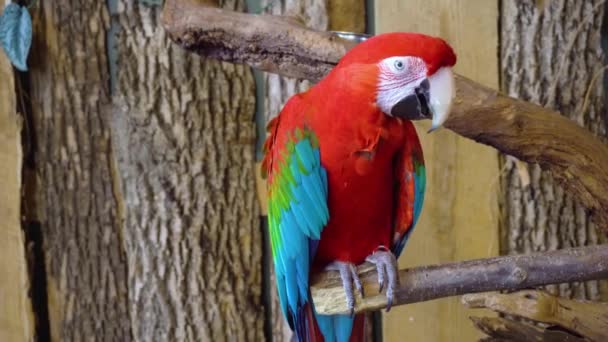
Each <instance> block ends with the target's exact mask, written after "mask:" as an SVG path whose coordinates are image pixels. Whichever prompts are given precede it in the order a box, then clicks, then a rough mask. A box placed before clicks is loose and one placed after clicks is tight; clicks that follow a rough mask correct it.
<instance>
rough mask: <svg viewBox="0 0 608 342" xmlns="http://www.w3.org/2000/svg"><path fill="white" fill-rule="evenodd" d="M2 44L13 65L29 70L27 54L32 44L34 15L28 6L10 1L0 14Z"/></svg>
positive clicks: (0, 42) (0, 41)
mask: <svg viewBox="0 0 608 342" xmlns="http://www.w3.org/2000/svg"><path fill="white" fill-rule="evenodd" d="M0 44H2V48H4V52H6V55H7V56H8V59H9V60H10V61H11V63H13V65H14V66H15V67H16V68H17V69H19V70H21V71H27V62H26V61H27V55H28V54H29V51H30V47H31V46H32V17H30V13H29V12H28V11H27V8H26V7H21V6H19V5H17V4H15V3H10V4H8V5H7V6H6V8H4V12H3V13H2V16H0Z"/></svg>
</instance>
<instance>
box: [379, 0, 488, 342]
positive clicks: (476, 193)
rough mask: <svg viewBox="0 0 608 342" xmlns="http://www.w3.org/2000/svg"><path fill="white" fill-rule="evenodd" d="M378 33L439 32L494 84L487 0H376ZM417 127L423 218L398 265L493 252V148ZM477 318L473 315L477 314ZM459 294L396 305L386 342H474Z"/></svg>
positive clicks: (477, 76) (387, 321)
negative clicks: (421, 159) (422, 163)
mask: <svg viewBox="0 0 608 342" xmlns="http://www.w3.org/2000/svg"><path fill="white" fill-rule="evenodd" d="M375 13H376V14H375V22H376V33H377V34H379V33H383V32H390V31H416V32H421V33H426V34H431V35H437V36H441V37H443V38H444V39H446V40H447V41H448V42H449V43H450V44H451V45H452V46H453V47H454V49H455V50H456V53H457V55H458V58H459V61H458V63H457V65H456V68H455V70H456V71H457V72H458V73H460V74H462V75H465V76H467V77H469V78H471V79H473V80H476V81H478V82H481V83H483V84H485V85H487V86H490V87H493V88H498V57H497V52H498V51H497V48H498V32H497V28H498V24H497V23H498V22H497V20H498V2H497V1H486V0H457V1H455V0H382V1H375ZM429 126H430V125H429V124H428V123H421V124H417V128H418V131H419V134H420V135H421V138H422V145H423V148H424V152H425V159H426V163H427V170H428V171H427V172H428V173H427V177H428V183H427V196H426V200H425V204H424V209H423V214H422V218H421V220H420V223H419V224H418V227H417V228H416V231H415V232H414V233H413V235H412V238H411V239H410V241H409V243H408V246H407V247H406V250H405V252H404V254H403V255H402V256H401V258H400V267H401V268H403V267H410V266H417V265H425V264H433V263H444V262H449V261H456V260H466V259H473V258H482V257H489V256H493V255H497V254H498V248H499V246H498V217H499V215H498V204H497V200H498V190H499V188H498V187H499V164H498V155H497V152H496V151H495V150H493V149H491V148H488V147H486V146H483V145H480V144H477V143H475V142H473V141H471V140H467V139H464V138H462V137H459V136H457V135H456V134H454V133H452V132H450V131H448V130H440V131H438V132H436V133H432V134H427V133H426V131H427V130H428V128H429ZM476 314H478V315H479V312H476ZM469 315H470V313H469V312H467V310H466V309H464V308H463V306H462V305H461V304H460V302H459V298H448V299H440V300H435V301H432V302H427V303H420V304H414V305H406V306H401V307H398V308H395V309H394V310H392V311H391V312H390V313H389V314H384V316H383V325H384V330H383V335H384V341H402V340H408V341H434V342H435V341H436V342H443V341H476V340H477V339H478V337H480V336H481V334H480V333H479V332H478V331H476V330H475V329H474V328H473V325H472V324H471V323H470V321H469V319H468V316H469Z"/></svg>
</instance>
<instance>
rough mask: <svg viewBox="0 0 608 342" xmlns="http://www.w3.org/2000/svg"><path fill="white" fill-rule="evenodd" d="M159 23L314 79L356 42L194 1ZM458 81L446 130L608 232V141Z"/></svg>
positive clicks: (172, 1) (242, 57)
mask: <svg viewBox="0 0 608 342" xmlns="http://www.w3.org/2000/svg"><path fill="white" fill-rule="evenodd" d="M162 22H163V25H164V26H165V28H166V30H167V32H168V33H169V36H170V37H171V38H172V39H173V40H174V41H175V42H176V43H177V44H179V45H180V46H182V47H183V48H185V49H187V50H190V51H193V52H196V53H198V54H201V55H204V56H209V57H212V58H217V59H220V60H223V61H228V62H234V63H246V64H249V65H251V66H253V67H256V68H259V69H261V70H265V71H268V72H273V73H278V74H281V75H284V76H290V77H298V78H305V79H310V80H313V81H316V80H319V79H321V78H322V77H323V76H324V75H325V74H327V73H328V72H329V71H330V70H331V68H332V67H333V66H335V65H336V63H337V62H338V60H339V59H340V57H341V56H342V55H344V53H345V52H346V51H348V49H350V48H351V47H352V46H353V43H352V42H349V41H346V40H343V39H340V38H338V37H337V36H335V35H333V34H331V33H328V32H320V31H315V30H310V29H307V28H305V27H304V26H302V25H301V24H299V23H298V22H297V21H296V20H294V19H291V18H288V17H279V16H269V15H252V14H243V13H236V12H231V11H226V10H221V9H217V8H213V7H208V6H205V5H202V4H200V3H197V2H195V1H194V0H183V1H176V0H168V1H167V2H166V4H165V8H164V10H163V14H162ZM456 82H457V99H456V101H455V106H454V110H453V114H452V116H451V117H450V119H449V121H448V122H447V123H446V127H447V128H449V129H451V130H453V131H454V132H456V133H458V134H460V135H462V136H465V137H468V138H470V139H473V140H475V141H478V142H481V143H484V144H487V145H490V146H493V147H495V148H496V149H498V150H500V151H501V152H504V153H507V154H510V155H512V156H515V157H517V158H519V159H521V160H523V161H526V162H529V163H538V164H540V165H541V167H542V168H544V169H546V170H548V171H550V172H551V173H552V174H553V176H554V177H555V178H556V179H558V180H560V181H561V183H562V184H563V185H564V186H565V187H566V188H567V189H568V190H569V191H570V192H571V193H573V194H574V195H575V196H576V197H577V198H578V199H579V200H580V201H581V203H582V204H583V205H584V206H585V207H586V208H587V209H588V210H589V212H590V213H591V214H592V215H593V218H594V220H595V222H596V223H597V224H598V225H599V226H600V227H601V228H602V229H603V230H604V231H608V146H606V145H605V144H603V143H602V142H601V141H600V140H599V139H597V138H595V137H594V136H593V135H591V134H590V133H589V132H588V131H586V130H585V129H583V128H581V127H579V126H578V125H576V124H575V123H574V122H572V121H570V120H568V119H567V118H564V117H562V116H560V115H559V114H558V113H557V112H555V111H552V110H550V109H546V108H543V107H540V106H537V105H534V104H532V103H528V102H524V101H520V100H516V99H513V98H510V97H507V96H505V95H502V94H500V93H498V92H497V91H495V90H492V89H489V88H487V87H484V86H482V85H480V84H478V83H476V82H473V81H471V80H469V79H466V78H464V77H461V76H459V77H457V80H456Z"/></svg>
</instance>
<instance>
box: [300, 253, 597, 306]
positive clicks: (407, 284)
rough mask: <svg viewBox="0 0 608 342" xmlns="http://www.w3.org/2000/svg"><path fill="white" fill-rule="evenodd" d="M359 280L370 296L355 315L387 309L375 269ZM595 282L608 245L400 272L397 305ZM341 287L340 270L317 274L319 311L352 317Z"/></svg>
mask: <svg viewBox="0 0 608 342" xmlns="http://www.w3.org/2000/svg"><path fill="white" fill-rule="evenodd" d="M359 276H360V278H361V281H362V283H363V286H364V293H365V297H363V298H361V297H360V296H359V297H357V299H356V306H355V311H356V312H361V311H371V310H377V309H381V308H384V307H385V306H386V297H385V296H384V294H380V293H378V286H377V278H376V272H375V267H373V266H371V265H369V264H364V265H362V266H361V267H360V268H359ZM595 279H608V245H601V246H593V247H580V248H572V249H562V250H559V251H552V252H545V253H538V254H530V255H513V256H503V257H496V258H489V259H480V260H471V261H464V262H458V263H450V264H444V265H435V266H424V267H416V268H412V269H404V270H400V271H399V283H400V286H399V289H398V290H397V292H396V294H395V302H394V303H395V304H396V305H399V304H408V303H416V302H422V301H427V300H431V299H436V298H442V297H448V296H457V295H462V294H467V293H477V292H486V291H498V290H519V289H525V288H531V287H535V286H541V285H548V284H558V283H567V282H572V281H586V280H595ZM341 284H342V283H341V281H340V276H339V274H338V273H337V272H324V273H320V274H317V275H314V276H313V279H312V285H311V293H312V296H313V299H314V303H315V308H316V310H317V311H318V312H319V313H322V314H344V313H348V308H347V306H346V298H345V296H344V290H343V288H342V285H341ZM355 292H356V291H355ZM395 304H394V305H395Z"/></svg>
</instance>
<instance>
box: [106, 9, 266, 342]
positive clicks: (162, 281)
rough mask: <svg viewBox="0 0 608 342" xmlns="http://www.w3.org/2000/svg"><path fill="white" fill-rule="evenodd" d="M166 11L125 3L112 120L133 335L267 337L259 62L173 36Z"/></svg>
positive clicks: (120, 22)
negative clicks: (192, 48)
mask: <svg viewBox="0 0 608 342" xmlns="http://www.w3.org/2000/svg"><path fill="white" fill-rule="evenodd" d="M243 3H244V1H222V5H223V6H224V7H225V8H228V9H230V10H242V9H243ZM159 13H160V10H159V9H158V8H148V7H145V6H142V5H140V4H139V2H138V1H130V0H120V1H118V13H117V16H116V20H117V25H119V29H118V32H119V34H118V43H117V47H118V67H117V71H118V83H117V91H116V96H115V107H114V108H115V112H114V116H113V123H112V127H113V139H114V147H115V149H116V155H117V169H118V171H119V175H120V176H119V177H120V179H119V180H120V182H119V183H120V184H119V186H118V187H119V188H120V190H119V191H120V192H121V193H122V197H123V201H121V203H120V208H121V213H122V215H123V216H122V219H123V220H124V225H125V229H124V232H123V237H124V243H125V250H126V253H127V256H128V265H129V267H128V285H129V287H128V288H129V315H130V319H131V322H132V324H133V336H134V339H135V340H138V341H153V340H160V341H174V340H175V341H183V340H187V341H262V340H263V339H264V335H263V319H264V308H263V306H262V294H261V284H262V269H261V266H262V265H261V264H262V248H261V246H262V235H261V230H260V221H259V208H258V204H257V201H256V197H255V174H254V144H255V129H254V128H255V127H254V121H253V114H254V105H255V98H254V87H253V84H254V83H253V77H252V74H251V70H250V69H249V68H248V67H246V66H237V65H232V64H228V63H220V62H217V61H213V60H204V59H201V58H200V57H198V56H194V55H192V54H189V53H187V52H185V51H183V50H181V49H180V48H178V47H177V46H174V45H173V44H170V42H169V40H168V39H167V37H166V35H165V31H164V30H163V29H162V28H161V26H160V25H159V18H158V16H159Z"/></svg>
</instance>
